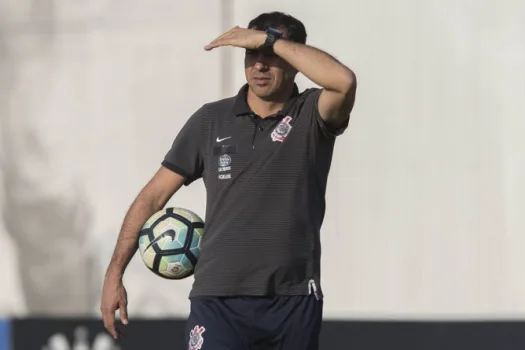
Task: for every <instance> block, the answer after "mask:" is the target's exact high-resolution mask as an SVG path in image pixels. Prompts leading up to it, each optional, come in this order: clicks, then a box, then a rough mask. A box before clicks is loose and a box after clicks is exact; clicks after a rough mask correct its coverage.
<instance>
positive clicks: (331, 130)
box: [306, 88, 350, 138]
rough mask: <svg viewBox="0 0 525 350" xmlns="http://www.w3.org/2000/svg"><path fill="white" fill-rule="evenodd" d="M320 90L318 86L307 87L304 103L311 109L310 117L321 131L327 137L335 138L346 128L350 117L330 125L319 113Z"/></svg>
mask: <svg viewBox="0 0 525 350" xmlns="http://www.w3.org/2000/svg"><path fill="white" fill-rule="evenodd" d="M322 91H323V90H322V89H318V88H312V89H309V90H308V94H307V96H306V105H308V106H309V107H310V108H311V109H312V117H313V119H314V121H315V123H316V124H317V126H318V127H319V129H320V131H321V133H322V134H323V135H324V136H326V137H328V138H335V137H337V136H339V135H341V134H343V133H344V132H345V130H346V129H347V128H348V124H349V121H350V118H346V119H345V121H344V122H343V124H341V125H340V126H339V127H335V126H332V125H330V124H328V123H327V122H325V121H324V120H323V118H321V114H320V113H319V96H321V92H322Z"/></svg>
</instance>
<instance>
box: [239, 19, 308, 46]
mask: <svg viewBox="0 0 525 350" xmlns="http://www.w3.org/2000/svg"><path fill="white" fill-rule="evenodd" d="M268 27H273V28H276V29H278V28H286V31H287V32H288V35H287V36H286V37H287V39H288V40H291V41H295V42H298V43H301V44H305V43H306V28H305V27H304V24H303V23H302V22H301V21H299V20H298V19H297V18H295V17H292V16H290V15H289V14H286V13H283V12H277V11H275V12H267V13H263V14H261V15H259V16H257V17H256V18H254V19H252V20H251V21H250V23H249V24H248V28H249V29H257V30H266V29H268Z"/></svg>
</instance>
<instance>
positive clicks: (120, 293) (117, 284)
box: [100, 276, 128, 339]
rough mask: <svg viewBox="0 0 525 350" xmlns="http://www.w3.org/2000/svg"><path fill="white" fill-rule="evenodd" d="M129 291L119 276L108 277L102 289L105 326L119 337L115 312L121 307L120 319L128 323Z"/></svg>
mask: <svg viewBox="0 0 525 350" xmlns="http://www.w3.org/2000/svg"><path fill="white" fill-rule="evenodd" d="M127 303H128V301H127V293H126V288H124V284H122V280H121V279H120V278H119V277H109V276H108V277H106V280H105V281H104V287H103V289H102V301H101V303H100V304H101V305H100V311H102V317H103V319H104V327H105V328H106V329H107V330H108V332H109V333H110V334H111V335H112V336H113V338H115V339H117V338H118V337H119V332H118V331H117V329H116V328H115V312H116V311H117V310H119V309H120V319H121V320H122V323H123V324H128V310H127Z"/></svg>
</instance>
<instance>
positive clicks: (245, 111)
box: [233, 84, 299, 117]
mask: <svg viewBox="0 0 525 350" xmlns="http://www.w3.org/2000/svg"><path fill="white" fill-rule="evenodd" d="M248 89H249V86H248V84H245V85H244V86H243V87H242V88H241V89H240V90H239V93H238V94H237V96H236V97H235V102H234V104H233V114H234V115H235V116H237V117H240V116H246V115H250V114H252V110H251V109H250V106H248V102H247V97H248ZM297 96H299V88H298V87H297V84H294V88H293V92H292V96H291V97H290V99H289V100H288V102H286V103H285V105H284V106H283V108H282V109H281V110H280V111H279V112H277V116H279V117H285V116H286V115H287V114H288V113H289V112H290V110H291V109H292V107H293V105H294V104H295V100H296V99H297Z"/></svg>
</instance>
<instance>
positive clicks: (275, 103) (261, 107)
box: [246, 86, 293, 118]
mask: <svg viewBox="0 0 525 350" xmlns="http://www.w3.org/2000/svg"><path fill="white" fill-rule="evenodd" d="M292 93H293V86H292V87H291V89H287V91H284V92H283V93H282V94H279V95H280V96H277V97H275V98H272V99H271V100H263V99H261V98H259V97H257V96H255V94H254V93H253V92H252V91H251V90H250V89H248V95H247V97H246V99H247V101H246V102H247V103H248V106H250V108H251V110H252V111H254V112H255V113H256V114H257V115H258V116H260V117H261V118H266V117H268V116H270V115H272V114H275V113H277V112H279V111H280V110H281V109H283V107H284V105H285V104H286V102H288V100H289V99H290V98H291V96H292Z"/></svg>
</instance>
